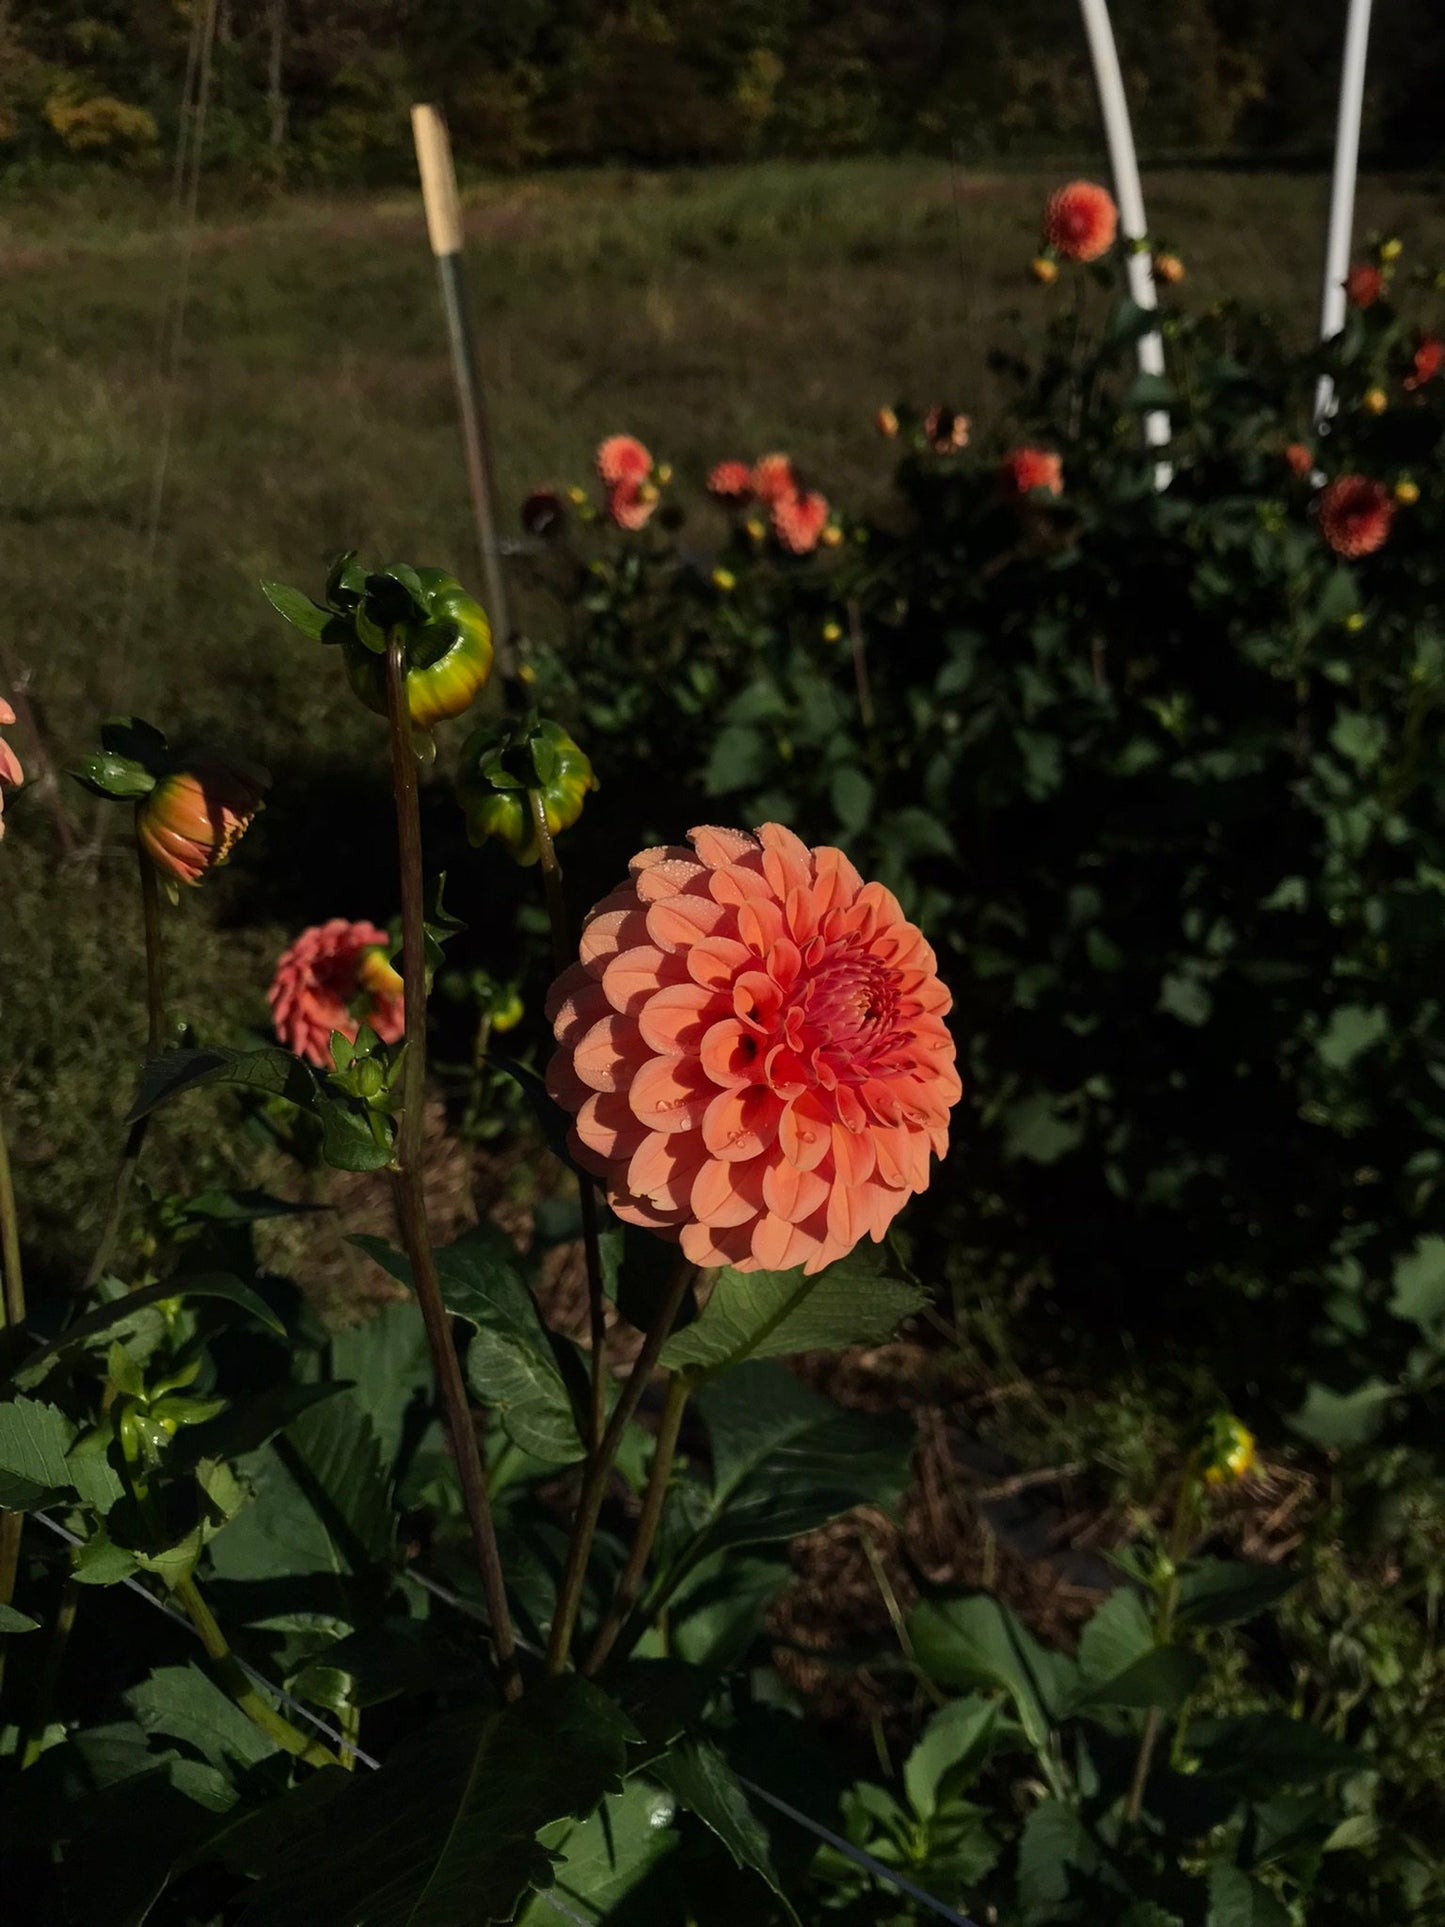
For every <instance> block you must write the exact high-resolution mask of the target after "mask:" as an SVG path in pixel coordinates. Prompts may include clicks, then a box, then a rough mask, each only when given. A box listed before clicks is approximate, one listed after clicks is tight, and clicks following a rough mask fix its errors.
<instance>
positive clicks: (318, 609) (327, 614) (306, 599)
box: [261, 582, 342, 642]
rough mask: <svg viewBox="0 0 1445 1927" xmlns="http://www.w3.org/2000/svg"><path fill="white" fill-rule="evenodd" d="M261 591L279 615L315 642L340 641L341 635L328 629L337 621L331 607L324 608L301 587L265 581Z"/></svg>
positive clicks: (339, 626) (337, 624) (338, 627)
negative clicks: (328, 631)
mask: <svg viewBox="0 0 1445 1927" xmlns="http://www.w3.org/2000/svg"><path fill="white" fill-rule="evenodd" d="M261 593H262V595H263V596H265V598H266V600H267V601H268V602H269V603H270V605H271V607H272V608H273V609H274V610H275V611H276V613H277V615H278V616H281V617H283V618H284V619H285V620H286V621H287V622H289V623H290V624H291V626H292V628H293V629H299V630H300V631H301V633H302V635H303V636H310V637H311V639H312V641H313V642H328V641H339V640H340V636H339V635H337V634H335V633H333V635H331V636H328V635H327V633H326V631H327V630H328V629H330V628H332V625H333V624H335V625H336V628H337V629H340V628H341V626H342V625H340V624H339V623H337V621H336V617H335V615H334V614H333V613H332V611H331V610H330V609H323V608H322V606H321V604H320V603H319V602H313V601H312V600H311V598H310V596H309V595H305V594H303V593H302V591H301V590H300V589H293V588H291V587H290V586H289V585H288V584H287V583H285V582H263V583H262V584H261Z"/></svg>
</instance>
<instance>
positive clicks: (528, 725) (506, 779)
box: [456, 716, 597, 864]
mask: <svg viewBox="0 0 1445 1927" xmlns="http://www.w3.org/2000/svg"><path fill="white" fill-rule="evenodd" d="M596 787H597V778H596V777H595V776H594V775H593V773H592V765H591V763H590V762H589V761H588V760H587V757H586V756H585V755H584V754H583V752H582V751H581V750H580V749H579V748H578V747H577V745H576V743H574V742H573V740H572V738H571V737H570V736H569V735H568V734H567V732H566V730H564V729H563V728H562V726H561V724H560V723H549V722H540V721H538V720H537V718H536V717H535V716H533V717H529V718H528V719H527V720H526V721H525V722H523V723H520V724H517V725H515V726H514V727H512V728H511V729H504V730H502V731H500V732H499V731H497V730H494V729H479V730H475V731H474V732H473V733H472V735H471V736H469V737H468V738H467V741H466V742H465V744H464V745H463V746H462V754H461V762H460V765H459V768H458V771H457V784H456V788H457V801H458V802H459V803H460V804H461V806H462V813H463V815H464V816H465V817H466V820H467V835H468V837H469V838H470V840H471V842H472V843H474V844H477V845H480V844H482V843H485V842H486V841H487V840H488V838H495V839H496V840H497V841H498V842H499V843H503V844H505V845H506V847H507V849H508V850H510V851H511V853H512V855H513V856H514V857H515V858H516V860H517V861H518V863H522V864H529V863H535V862H536V861H537V860H538V858H539V856H540V855H541V849H540V847H539V845H538V841H537V824H536V819H535V817H534V815H533V805H532V798H531V793H532V792H533V791H535V792H536V793H537V795H539V796H540V797H541V799H542V810H543V814H544V816H545V818H546V823H547V828H548V830H550V832H551V833H552V835H553V836H558V835H560V834H561V832H562V831H563V830H566V829H570V828H571V826H572V825H573V824H574V823H575V822H576V821H577V819H578V817H579V816H580V815H581V814H582V803H583V799H584V798H585V797H586V794H587V792H588V790H593V789H596Z"/></svg>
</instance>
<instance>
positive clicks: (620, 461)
mask: <svg viewBox="0 0 1445 1927" xmlns="http://www.w3.org/2000/svg"><path fill="white" fill-rule="evenodd" d="M597 473H598V474H599V475H600V476H601V478H602V480H603V481H604V482H605V483H606V484H607V486H608V487H609V488H615V487H616V486H617V484H618V483H619V482H643V481H646V479H647V477H648V476H649V475H650V474H651V473H652V455H651V453H650V451H649V450H648V449H647V448H645V447H644V446H643V444H642V443H641V442H640V441H638V439H637V437H636V436H635V435H609V436H608V437H607V439H606V441H605V442H602V443H600V444H599V445H598V449H597Z"/></svg>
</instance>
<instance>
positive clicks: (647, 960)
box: [602, 943, 678, 1017]
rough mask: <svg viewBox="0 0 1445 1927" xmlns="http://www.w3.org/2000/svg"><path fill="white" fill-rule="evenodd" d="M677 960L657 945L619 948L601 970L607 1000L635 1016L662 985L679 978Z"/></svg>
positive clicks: (613, 1005) (617, 1008) (603, 989)
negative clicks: (627, 948)
mask: <svg viewBox="0 0 1445 1927" xmlns="http://www.w3.org/2000/svg"><path fill="white" fill-rule="evenodd" d="M677 968H678V965H677V959H676V957H674V956H670V955H669V954H668V952H667V951H665V950H659V949H658V948H657V946H656V945H655V944H650V943H642V944H637V945H635V946H634V947H633V948H632V949H631V950H619V951H618V952H617V954H616V956H615V957H612V958H610V959H609V961H608V964H607V967H606V969H605V970H604V971H603V973H602V991H603V994H604V996H605V998H606V1000H607V1002H608V1003H609V1004H610V1005H611V1006H612V1008H613V1009H614V1010H616V1011H621V1012H622V1013H623V1015H624V1016H627V1017H635V1016H636V1015H637V1013H638V1011H639V1010H640V1009H641V1008H642V1006H643V1005H644V1004H645V1003H646V1002H647V999H648V998H649V997H652V996H655V995H656V993H657V987H658V985H659V984H668V983H675V982H676V981H677V976H676V972H677Z"/></svg>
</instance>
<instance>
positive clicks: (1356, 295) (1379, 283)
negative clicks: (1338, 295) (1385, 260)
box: [1345, 261, 1385, 308]
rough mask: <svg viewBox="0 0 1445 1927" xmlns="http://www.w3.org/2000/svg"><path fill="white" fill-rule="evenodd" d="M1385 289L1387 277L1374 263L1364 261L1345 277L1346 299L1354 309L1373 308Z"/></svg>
mask: <svg viewBox="0 0 1445 1927" xmlns="http://www.w3.org/2000/svg"><path fill="white" fill-rule="evenodd" d="M1384 289H1385V277H1384V275H1383V274H1382V273H1381V272H1380V270H1379V269H1378V268H1377V267H1376V266H1375V264H1374V262H1373V261H1362V262H1361V263H1360V264H1359V266H1358V267H1353V268H1351V269H1350V271H1349V273H1348V274H1347V275H1346V276H1345V299H1346V301H1348V302H1349V304H1350V306H1351V307H1352V308H1373V307H1374V305H1375V303H1376V302H1377V301H1378V300H1379V298H1380V296H1381V295H1382V294H1383V293H1384Z"/></svg>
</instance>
